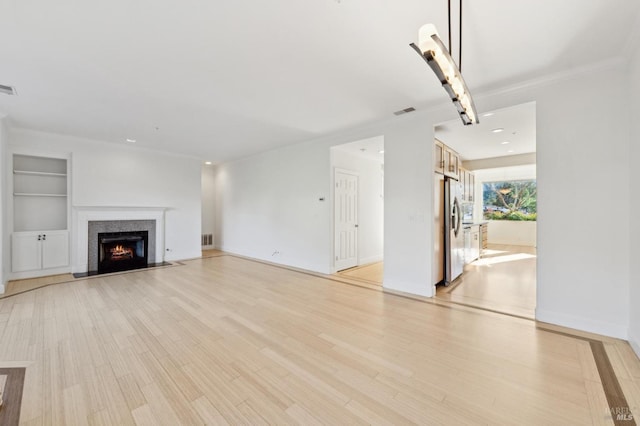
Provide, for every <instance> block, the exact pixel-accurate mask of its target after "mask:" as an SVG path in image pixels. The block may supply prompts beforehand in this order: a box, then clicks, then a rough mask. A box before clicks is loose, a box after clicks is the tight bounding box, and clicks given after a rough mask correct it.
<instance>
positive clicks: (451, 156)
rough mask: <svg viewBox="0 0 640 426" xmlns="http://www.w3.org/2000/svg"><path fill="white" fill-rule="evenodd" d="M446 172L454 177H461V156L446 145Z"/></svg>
mask: <svg viewBox="0 0 640 426" xmlns="http://www.w3.org/2000/svg"><path fill="white" fill-rule="evenodd" d="M444 174H445V175H446V176H449V177H451V178H453V179H460V156H459V155H458V153H457V152H455V151H454V150H452V149H451V148H449V147H448V146H446V145H445V149H444Z"/></svg>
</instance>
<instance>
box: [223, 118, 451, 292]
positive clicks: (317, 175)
mask: <svg viewBox="0 0 640 426" xmlns="http://www.w3.org/2000/svg"><path fill="white" fill-rule="evenodd" d="M447 118H450V117H447ZM380 135H384V138H385V180H384V194H385V209H384V260H385V268H384V286H385V287H387V288H391V289H397V290H401V291H406V292H411V293H415V294H422V295H426V296H431V295H432V294H433V286H432V285H431V284H430V281H431V279H430V277H431V275H430V274H431V272H430V264H429V259H431V258H432V255H431V253H432V243H431V232H432V229H431V222H430V221H429V220H428V217H429V216H428V215H429V213H430V211H431V210H430V208H431V207H430V206H431V201H430V200H431V197H432V194H431V191H430V189H429V188H430V186H429V185H426V183H428V182H429V179H430V175H431V173H432V172H431V170H429V168H428V167H425V164H431V156H432V149H431V144H429V143H425V141H428V140H433V126H431V125H429V124H428V123H425V120H424V118H423V117H422V118H421V117H419V116H417V115H414V116H413V117H412V116H406V117H399V118H396V119H393V120H390V121H388V122H386V123H380V124H378V125H375V126H370V127H366V128H360V129H355V130H353V131H349V132H344V133H341V134H339V135H336V136H332V137H326V138H322V139H318V140H315V141H310V142H305V143H300V144H296V145H291V146H287V147H284V148H280V149H277V150H273V151H269V152H265V153H262V154H258V155H255V156H252V157H249V158H246V159H243V160H239V161H236V162H231V163H227V164H223V165H220V166H219V167H218V168H217V175H216V187H217V194H218V198H217V199H216V236H217V239H216V242H217V244H218V245H219V248H221V249H223V250H226V251H229V252H233V253H238V254H241V255H245V256H250V257H254V258H258V259H263V260H268V261H272V262H278V263H283V264H286V265H290V266H294V267H299V268H304V269H309V270H312V271H318V272H322V273H330V272H331V271H332V266H333V262H332V254H333V224H332V220H333V205H332V202H331V200H332V199H333V192H332V191H333V188H332V185H331V182H332V178H331V174H332V172H333V171H332V168H331V161H330V148H331V147H332V146H336V145H341V144H345V143H348V142H353V141H355V140H359V139H365V138H369V137H374V136H380ZM320 198H324V199H325V201H319V199H320ZM275 252H279V254H276V255H275V256H274V255H273V253H275Z"/></svg>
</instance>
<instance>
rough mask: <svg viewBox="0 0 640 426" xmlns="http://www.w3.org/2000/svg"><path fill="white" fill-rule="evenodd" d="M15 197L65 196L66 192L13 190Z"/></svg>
mask: <svg viewBox="0 0 640 426" xmlns="http://www.w3.org/2000/svg"><path fill="white" fill-rule="evenodd" d="M13 195H14V196H16V197H66V196H67V194H34V193H29V192H14V193H13Z"/></svg>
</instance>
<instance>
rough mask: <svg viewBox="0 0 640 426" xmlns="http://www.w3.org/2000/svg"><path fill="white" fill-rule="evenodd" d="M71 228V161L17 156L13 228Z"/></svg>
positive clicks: (14, 174) (40, 229)
mask: <svg viewBox="0 0 640 426" xmlns="http://www.w3.org/2000/svg"><path fill="white" fill-rule="evenodd" d="M66 229H67V160H66V159H64V158H49V157H36V156H31V155H20V154H14V156H13V230H14V232H25V231H49V230H66Z"/></svg>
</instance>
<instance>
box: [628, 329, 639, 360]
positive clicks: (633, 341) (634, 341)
mask: <svg viewBox="0 0 640 426" xmlns="http://www.w3.org/2000/svg"><path fill="white" fill-rule="evenodd" d="M629 344H630V345H631V347H632V348H633V350H634V352H635V353H636V355H637V356H638V358H640V336H639V335H637V334H635V333H634V331H633V330H631V329H629Z"/></svg>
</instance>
